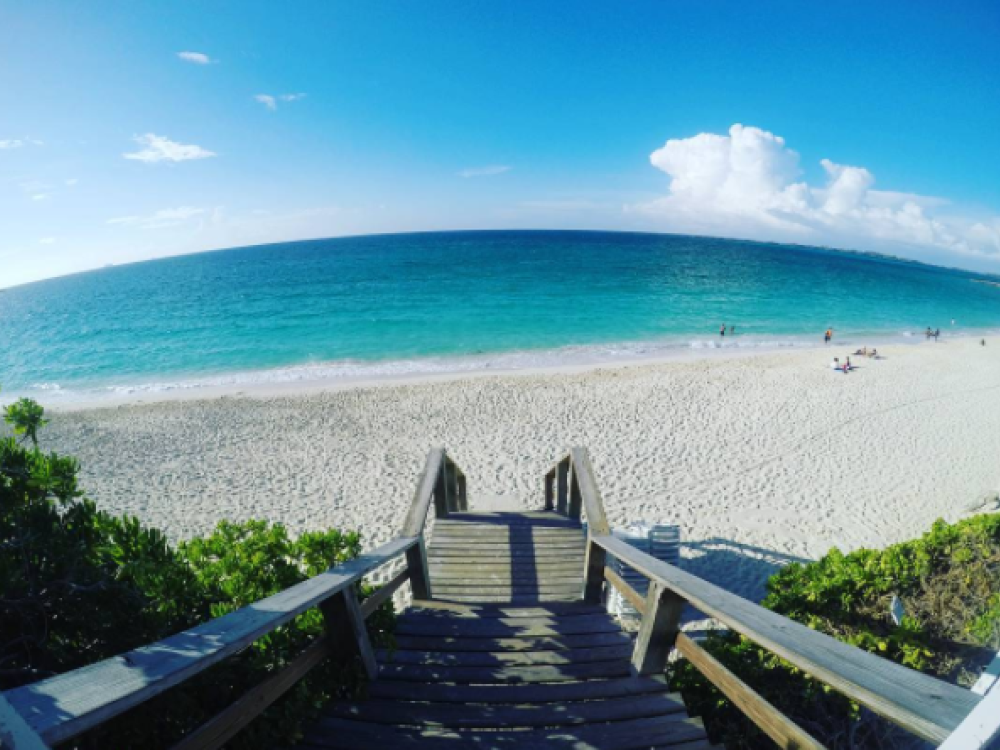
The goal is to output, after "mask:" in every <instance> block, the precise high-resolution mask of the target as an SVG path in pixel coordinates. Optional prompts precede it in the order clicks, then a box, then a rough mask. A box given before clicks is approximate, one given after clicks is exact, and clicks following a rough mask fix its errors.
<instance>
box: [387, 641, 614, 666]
mask: <svg viewBox="0 0 1000 750" xmlns="http://www.w3.org/2000/svg"><path fill="white" fill-rule="evenodd" d="M631 652H632V644H630V643H624V644H618V645H615V646H595V647H593V648H575V649H566V650H563V651H451V652H443V651H407V650H405V649H402V648H399V649H395V650H393V651H389V650H388V649H383V650H381V651H379V652H378V661H379V664H427V665H440V666H443V667H528V666H532V665H537V664H550V665H556V664H589V663H591V662H597V661H613V660H620V659H627V658H628V657H629V655H630V654H631Z"/></svg>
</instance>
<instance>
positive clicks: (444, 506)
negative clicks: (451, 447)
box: [434, 458, 448, 518]
mask: <svg viewBox="0 0 1000 750" xmlns="http://www.w3.org/2000/svg"><path fill="white" fill-rule="evenodd" d="M447 473H448V461H447V459H444V458H442V459H441V465H440V466H439V467H438V473H437V476H436V477H435V478H434V517H435V518H446V517H447V516H448V479H447Z"/></svg>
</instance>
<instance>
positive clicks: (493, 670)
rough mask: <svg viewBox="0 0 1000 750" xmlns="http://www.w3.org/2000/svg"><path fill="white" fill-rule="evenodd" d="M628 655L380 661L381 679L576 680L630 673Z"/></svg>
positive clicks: (473, 681)
mask: <svg viewBox="0 0 1000 750" xmlns="http://www.w3.org/2000/svg"><path fill="white" fill-rule="evenodd" d="M630 666H631V665H630V663H629V662H628V661H627V660H625V659H620V660H617V661H598V662H592V663H589V664H561V665H538V666H529V667H442V666H432V665H423V664H380V665H379V679H380V680H406V681H408V682H452V683H456V684H461V685H506V684H517V685H520V684H526V683H535V682H575V681H577V680H596V679H607V678H611V677H627V676H628V675H629V674H631V671H630Z"/></svg>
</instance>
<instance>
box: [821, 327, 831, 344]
mask: <svg viewBox="0 0 1000 750" xmlns="http://www.w3.org/2000/svg"><path fill="white" fill-rule="evenodd" d="M832 338H833V329H832V328H827V329H826V334H825V335H824V336H823V343H825V344H829V343H830V339H832Z"/></svg>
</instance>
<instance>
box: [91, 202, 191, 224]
mask: <svg viewBox="0 0 1000 750" xmlns="http://www.w3.org/2000/svg"><path fill="white" fill-rule="evenodd" d="M204 213H205V209H203V208H194V207H193V206H181V207H180V208H164V209H161V210H159V211H156V212H155V213H152V214H149V215H147V216H121V217H118V218H117V219H108V224H112V225H116V226H122V227H138V228H139V229H163V228H165V227H173V226H177V225H178V224H183V223H184V222H186V221H189V220H190V219H193V218H195V217H197V216H201V215H202V214H204Z"/></svg>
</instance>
